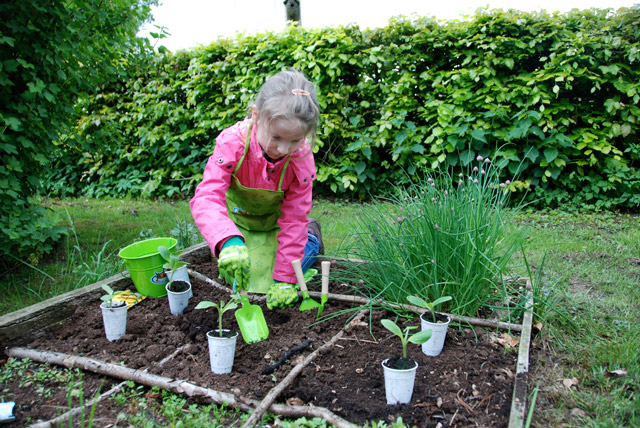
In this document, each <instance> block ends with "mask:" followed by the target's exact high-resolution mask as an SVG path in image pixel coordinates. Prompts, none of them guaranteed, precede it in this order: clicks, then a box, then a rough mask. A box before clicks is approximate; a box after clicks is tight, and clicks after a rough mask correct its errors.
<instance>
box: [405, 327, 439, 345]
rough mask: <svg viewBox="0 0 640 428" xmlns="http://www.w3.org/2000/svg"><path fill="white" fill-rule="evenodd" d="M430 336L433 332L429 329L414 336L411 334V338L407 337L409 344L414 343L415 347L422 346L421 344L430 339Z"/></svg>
mask: <svg viewBox="0 0 640 428" xmlns="http://www.w3.org/2000/svg"><path fill="white" fill-rule="evenodd" d="M432 335H433V331H432V330H431V329H428V330H422V331H420V332H418V333H416V334H412V335H411V336H409V342H411V343H415V344H416V345H422V344H423V343H425V342H426V341H428V340H429V339H431V336H432Z"/></svg>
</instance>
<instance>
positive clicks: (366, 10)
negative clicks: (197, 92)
mask: <svg viewBox="0 0 640 428" xmlns="http://www.w3.org/2000/svg"><path fill="white" fill-rule="evenodd" d="M638 3H640V0H301V20H302V26H303V27H307V28H322V27H333V26H339V25H347V24H350V23H355V24H357V25H359V26H360V28H363V29H364V28H376V27H384V26H386V25H387V24H388V22H389V18H391V17H393V16H399V15H405V16H409V15H411V14H413V13H415V14H417V15H419V16H429V17H435V18H436V19H439V20H452V19H463V18H464V16H465V15H466V16H469V15H473V14H474V13H475V11H476V10H477V9H478V8H487V7H488V8H489V9H504V10H507V9H518V10H523V11H540V10H546V11H547V12H555V11H559V12H566V11H569V10H571V9H574V8H576V9H588V8H592V7H594V8H598V9H606V8H612V9H614V10H617V9H618V8H621V7H631V6H633V5H634V4H638ZM152 14H153V17H154V21H153V22H152V23H150V24H146V25H145V26H144V27H143V28H142V29H141V30H140V32H139V33H138V34H139V35H140V36H142V37H147V36H148V34H149V32H157V31H158V30H157V28H156V27H155V26H156V25H157V26H163V27H166V31H167V32H169V33H170V34H171V35H170V36H168V37H167V38H165V39H162V41H161V42H160V44H162V45H164V46H166V47H167V48H168V49H169V50H171V51H176V50H179V49H189V48H193V47H197V46H200V45H204V46H206V45H208V44H210V43H211V42H213V41H215V40H216V39H217V38H218V37H233V36H235V35H236V34H237V33H239V32H240V33H246V34H249V35H252V34H257V33H264V32H265V31H280V30H282V28H283V27H284V25H285V10H284V4H283V0H160V5H159V6H158V7H154V8H153V10H152Z"/></svg>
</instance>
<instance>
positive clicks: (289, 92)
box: [254, 68, 320, 149]
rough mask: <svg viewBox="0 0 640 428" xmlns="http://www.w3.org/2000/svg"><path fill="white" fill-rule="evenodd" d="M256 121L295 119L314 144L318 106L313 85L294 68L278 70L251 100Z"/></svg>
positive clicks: (318, 116) (269, 121)
mask: <svg viewBox="0 0 640 428" xmlns="http://www.w3.org/2000/svg"><path fill="white" fill-rule="evenodd" d="M254 105H255V106H256V111H257V113H258V120H259V121H261V122H262V121H264V123H266V124H271V122H273V121H274V120H277V119H287V120H297V121H298V122H299V123H300V126H301V127H302V128H303V129H305V130H306V133H307V135H310V145H311V148H312V149H313V146H314V145H315V142H316V129H317V127H318V120H319V118H320V105H319V104H318V96H317V95H316V89H315V86H314V85H313V83H311V82H310V81H309V80H308V79H307V78H306V77H305V75H304V74H302V73H301V72H300V71H298V70H296V69H293V68H291V69H289V70H285V71H281V72H280V73H278V74H275V75H273V76H271V77H269V78H268V79H267V81H266V82H265V83H264V84H263V85H262V88H261V89H260V92H258V96H257V97H256V99H255V101H254Z"/></svg>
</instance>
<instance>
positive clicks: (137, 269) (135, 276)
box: [118, 238, 178, 297]
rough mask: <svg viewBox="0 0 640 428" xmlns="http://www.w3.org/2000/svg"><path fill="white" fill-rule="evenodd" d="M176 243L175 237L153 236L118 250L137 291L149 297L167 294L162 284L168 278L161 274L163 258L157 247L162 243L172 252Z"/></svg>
mask: <svg viewBox="0 0 640 428" xmlns="http://www.w3.org/2000/svg"><path fill="white" fill-rule="evenodd" d="M177 243H178V240H177V239H175V238H153V239H146V240H144V241H140V242H136V243H133V244H131V245H129V246H127V247H124V248H123V249H121V250H120V252H119V253H118V256H120V258H121V259H122V260H123V261H124V265H125V266H126V267H127V270H128V271H129V275H130V276H131V280H132V281H133V285H135V286H136V289H137V290H138V293H140V294H142V295H143V296H150V297H163V296H166V295H167V290H166V289H165V288H164V286H165V285H166V283H167V282H168V278H167V276H166V275H162V273H163V270H162V265H164V263H165V260H164V259H163V258H162V256H160V253H159V252H158V247H159V246H161V245H164V246H165V247H167V248H169V250H170V251H171V252H172V253H173V252H175V247H176V244H177ZM123 275H124V274H123Z"/></svg>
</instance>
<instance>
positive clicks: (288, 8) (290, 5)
mask: <svg viewBox="0 0 640 428" xmlns="http://www.w3.org/2000/svg"><path fill="white" fill-rule="evenodd" d="M284 9H285V14H286V20H287V25H300V26H302V18H301V13H300V0H284Z"/></svg>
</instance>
